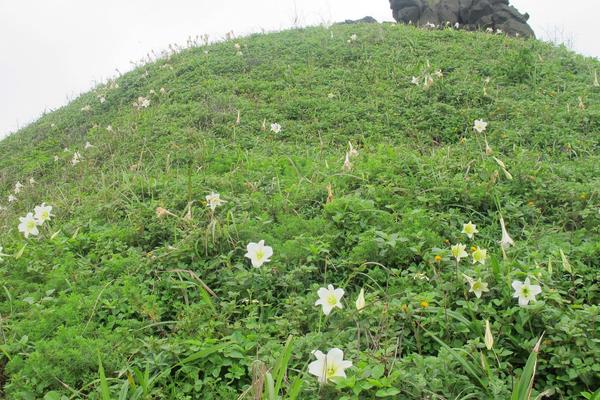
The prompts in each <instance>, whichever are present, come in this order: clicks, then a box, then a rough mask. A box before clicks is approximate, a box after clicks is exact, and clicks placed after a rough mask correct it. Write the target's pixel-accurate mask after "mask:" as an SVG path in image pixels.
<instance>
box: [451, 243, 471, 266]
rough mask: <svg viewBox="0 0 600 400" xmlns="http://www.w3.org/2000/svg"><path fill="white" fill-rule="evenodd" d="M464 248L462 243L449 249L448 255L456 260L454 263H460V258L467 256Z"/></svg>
mask: <svg viewBox="0 0 600 400" xmlns="http://www.w3.org/2000/svg"><path fill="white" fill-rule="evenodd" d="M466 248H467V246H466V245H464V244H462V243H458V244H455V245H454V246H452V247H451V248H450V253H451V254H452V257H454V258H455V259H456V262H460V259H461V258H466V257H468V256H469V255H468V254H467V252H466Z"/></svg>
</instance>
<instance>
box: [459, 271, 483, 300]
mask: <svg viewBox="0 0 600 400" xmlns="http://www.w3.org/2000/svg"><path fill="white" fill-rule="evenodd" d="M463 276H464V277H465V279H466V280H467V282H469V286H471V287H470V289H469V293H474V294H475V296H476V297H477V298H478V299H480V298H481V295H482V294H483V293H484V292H489V291H490V290H489V289H488V284H487V283H486V282H483V281H482V280H481V279H477V280H475V279H473V278H471V277H470V276H467V275H465V274H463Z"/></svg>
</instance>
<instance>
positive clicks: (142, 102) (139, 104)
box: [133, 96, 150, 110]
mask: <svg viewBox="0 0 600 400" xmlns="http://www.w3.org/2000/svg"><path fill="white" fill-rule="evenodd" d="M133 106H134V107H135V108H136V109H138V110H141V109H142V108H148V107H149V106H150V99H148V98H146V97H142V96H140V97H138V99H137V100H136V101H135V102H134V103H133Z"/></svg>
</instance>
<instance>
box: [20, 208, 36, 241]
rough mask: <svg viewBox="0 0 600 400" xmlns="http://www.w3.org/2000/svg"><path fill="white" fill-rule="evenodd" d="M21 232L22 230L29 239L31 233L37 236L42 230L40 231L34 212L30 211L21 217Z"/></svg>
mask: <svg viewBox="0 0 600 400" xmlns="http://www.w3.org/2000/svg"><path fill="white" fill-rule="evenodd" d="M19 221H20V222H21V223H20V224H19V232H22V233H23V235H24V236H25V238H26V239H27V238H28V237H29V235H33V236H37V235H38V234H39V233H40V231H38V228H37V227H38V224H37V221H36V219H35V217H34V216H33V214H32V213H28V214H27V215H26V216H24V217H19Z"/></svg>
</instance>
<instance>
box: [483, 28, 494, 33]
mask: <svg viewBox="0 0 600 400" xmlns="http://www.w3.org/2000/svg"><path fill="white" fill-rule="evenodd" d="M485 31H486V32H487V33H494V30H493V29H492V28H487V29H486V30H485Z"/></svg>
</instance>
